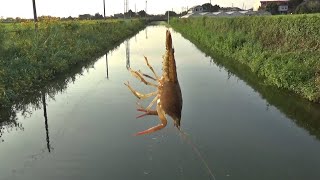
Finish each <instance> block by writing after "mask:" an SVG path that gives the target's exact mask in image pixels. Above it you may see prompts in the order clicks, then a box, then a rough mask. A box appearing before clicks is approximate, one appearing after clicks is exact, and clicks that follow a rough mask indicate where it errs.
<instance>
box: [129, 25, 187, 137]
mask: <svg viewBox="0 0 320 180" xmlns="http://www.w3.org/2000/svg"><path fill="white" fill-rule="evenodd" d="M165 47H166V51H165V54H164V58H163V62H162V65H163V66H162V70H163V72H162V75H161V76H160V77H159V76H158V75H157V74H156V73H155V71H154V69H153V67H152V66H151V65H150V64H149V61H148V59H147V58H146V57H145V62H146V65H147V66H148V67H149V69H150V70H151V71H152V72H153V75H154V77H152V76H150V75H146V74H144V73H142V72H140V71H135V70H132V69H130V68H129V71H130V73H131V75H133V76H134V77H135V78H137V79H138V80H140V81H141V82H143V83H144V84H146V85H148V86H153V87H155V88H157V90H156V91H155V92H151V93H148V94H142V93H140V92H138V91H136V90H134V89H133V88H132V87H131V86H130V84H129V82H127V83H125V85H126V86H127V87H128V88H129V90H130V91H131V92H132V93H133V94H134V95H135V96H136V97H137V98H138V99H145V98H149V97H152V96H155V97H154V99H153V100H152V101H151V103H150V104H149V106H148V107H147V108H144V107H142V106H140V108H138V111H142V112H144V114H142V115H140V116H138V117H137V118H141V117H144V116H146V115H157V116H158V117H159V119H160V121H161V123H159V124H158V125H156V126H154V127H151V128H149V129H147V130H145V131H141V132H138V133H137V134H136V135H143V134H149V133H153V132H155V131H158V130H161V129H163V128H164V127H166V125H167V119H166V114H167V115H169V116H170V117H171V118H172V119H173V121H174V125H175V126H176V127H177V128H178V129H180V121H181V110H182V94H181V89H180V85H179V81H178V76H177V70H176V62H175V58H174V49H173V45H172V38H171V33H170V31H168V30H167V31H166V46H165ZM143 76H144V77H147V78H149V79H151V80H153V81H156V82H150V81H147V80H146V79H145V78H144V77H143ZM154 103H156V110H151V107H152V106H153V105H154Z"/></svg>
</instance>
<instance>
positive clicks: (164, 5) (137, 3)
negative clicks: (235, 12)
mask: <svg viewBox="0 0 320 180" xmlns="http://www.w3.org/2000/svg"><path fill="white" fill-rule="evenodd" d="M105 2H106V16H112V15H114V14H119V13H123V12H124V1H123V0H121V1H117V2H114V1H111V0H105ZM147 2H148V3H147V13H148V14H154V15H157V14H164V13H165V12H166V11H171V10H173V11H175V12H176V13H181V12H182V11H183V10H186V9H187V7H188V8H190V7H192V6H195V5H202V4H205V3H210V0H176V1H169V0H164V1H161V2H159V1H156V0H147ZM257 3H259V1H257V0H239V1H237V2H233V1H232V0H225V1H223V0H216V1H211V4H212V5H216V4H217V5H219V6H220V7H232V6H233V7H239V8H241V9H243V8H245V9H250V8H254V6H256V4H257ZM36 7H37V15H38V17H40V16H53V17H69V16H71V17H78V16H79V15H81V14H91V15H94V14H96V13H99V14H101V15H103V0H91V1H88V0H51V1H49V0H36ZM145 8H146V1H145V0H129V4H128V10H130V9H131V10H132V11H133V12H139V11H140V10H145ZM0 17H1V18H2V19H4V18H10V17H11V18H16V17H20V18H25V19H32V18H33V8H32V0H29V1H26V0H1V1H0Z"/></svg>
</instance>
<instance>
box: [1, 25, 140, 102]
mask: <svg viewBox="0 0 320 180" xmlns="http://www.w3.org/2000/svg"><path fill="white" fill-rule="evenodd" d="M144 27H145V23H144V22H143V21H139V20H133V21H115V20H113V21H72V22H61V21H45V22H40V23H39V29H38V31H37V32H35V31H34V24H33V23H31V22H26V23H17V24H6V25H0V106H2V107H4V106H11V105H12V104H13V103H14V102H16V101H17V100H18V99H21V98H22V96H23V95H24V94H27V93H28V91H29V89H33V88H37V87H42V86H43V84H44V83H46V82H49V81H51V80H53V79H55V78H56V76H58V75H60V74H63V73H66V72H68V71H70V69H72V68H73V67H74V66H75V65H77V64H79V63H83V62H86V61H91V60H94V59H95V58H97V57H98V56H100V55H102V54H105V53H106V52H107V51H108V50H110V49H112V48H113V47H115V46H116V45H117V44H118V43H120V42H122V41H123V40H125V39H126V38H128V37H130V36H132V35H134V34H135V33H137V32H138V31H139V30H141V29H142V28H144Z"/></svg>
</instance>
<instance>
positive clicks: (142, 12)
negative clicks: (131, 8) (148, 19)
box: [138, 10, 147, 17]
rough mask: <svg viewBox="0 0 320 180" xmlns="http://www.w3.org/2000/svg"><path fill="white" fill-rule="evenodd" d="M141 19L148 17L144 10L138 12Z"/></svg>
mask: <svg viewBox="0 0 320 180" xmlns="http://www.w3.org/2000/svg"><path fill="white" fill-rule="evenodd" d="M138 14H139V16H140V17H145V16H146V15H147V13H146V12H145V11H144V10H141V11H139V12H138Z"/></svg>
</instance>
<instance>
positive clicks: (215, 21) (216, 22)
mask: <svg viewBox="0 0 320 180" xmlns="http://www.w3.org/2000/svg"><path fill="white" fill-rule="evenodd" d="M171 25H172V27H173V28H174V29H175V30H177V31H179V32H180V33H182V35H183V36H185V37H186V38H187V39H190V40H191V41H192V42H193V43H195V44H201V46H202V47H204V48H206V49H209V50H210V51H211V52H212V54H214V56H219V57H226V59H229V60H228V61H232V63H235V64H237V63H238V64H239V63H240V64H244V65H246V66H248V67H249V70H250V71H251V72H252V73H253V74H254V75H255V76H257V77H260V78H261V79H263V81H264V83H265V84H268V85H272V86H275V87H278V88H282V89H287V90H289V91H292V92H295V93H296V94H298V95H300V96H302V97H304V98H306V99H308V100H310V101H315V102H320V63H319V59H320V30H319V29H320V18H319V15H318V14H316V15H293V16H262V17H258V16H256V17H237V18H208V17H202V18H190V19H173V20H172V21H171ZM226 61H227V60H226Z"/></svg>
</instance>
